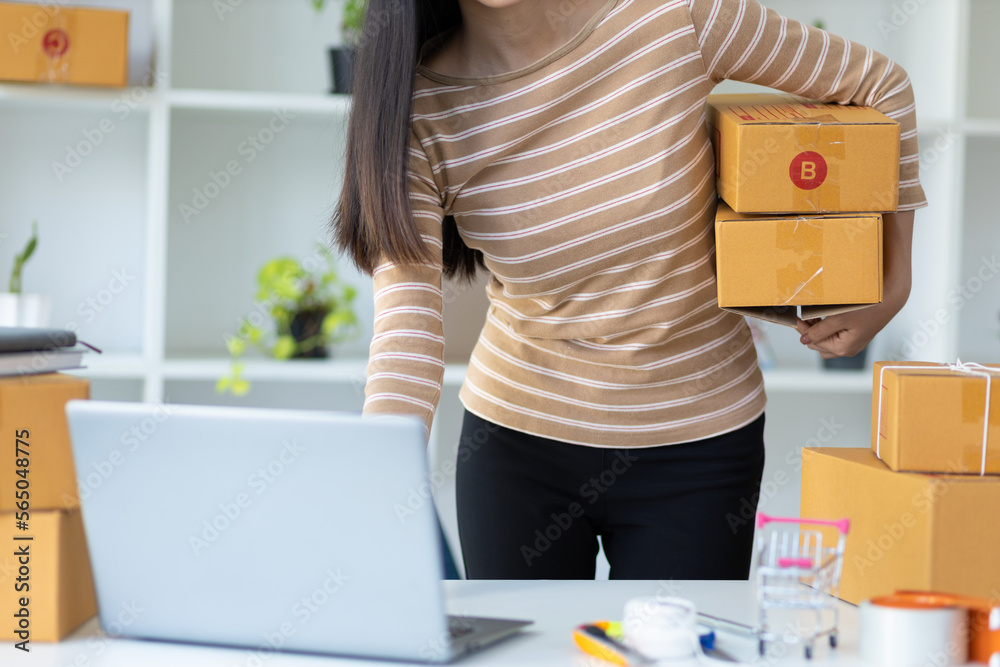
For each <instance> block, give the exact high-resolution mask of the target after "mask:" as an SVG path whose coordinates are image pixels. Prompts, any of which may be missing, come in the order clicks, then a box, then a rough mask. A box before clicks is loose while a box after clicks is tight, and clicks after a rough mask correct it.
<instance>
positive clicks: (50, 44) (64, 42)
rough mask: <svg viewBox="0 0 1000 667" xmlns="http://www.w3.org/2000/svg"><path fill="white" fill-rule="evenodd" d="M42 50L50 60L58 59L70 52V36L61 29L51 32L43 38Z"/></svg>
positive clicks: (54, 29)
mask: <svg viewBox="0 0 1000 667" xmlns="http://www.w3.org/2000/svg"><path fill="white" fill-rule="evenodd" d="M42 50H43V51H45V55H47V56H48V57H49V58H58V57H59V56H61V55H63V54H64V53H66V52H67V51H68V50H69V35H67V34H66V31H65V30H60V29H59V28H53V29H52V30H49V31H48V32H47V33H45V36H44V37H42Z"/></svg>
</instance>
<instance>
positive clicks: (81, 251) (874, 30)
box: [0, 0, 1000, 543]
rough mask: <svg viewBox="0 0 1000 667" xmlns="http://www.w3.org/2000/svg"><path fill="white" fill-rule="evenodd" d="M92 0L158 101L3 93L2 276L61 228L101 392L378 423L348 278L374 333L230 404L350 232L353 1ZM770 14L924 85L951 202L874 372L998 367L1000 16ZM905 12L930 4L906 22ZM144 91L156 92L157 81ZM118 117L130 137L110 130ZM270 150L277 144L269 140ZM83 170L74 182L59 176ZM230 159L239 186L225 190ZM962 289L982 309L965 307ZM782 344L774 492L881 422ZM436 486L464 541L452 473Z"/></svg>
mask: <svg viewBox="0 0 1000 667" xmlns="http://www.w3.org/2000/svg"><path fill="white" fill-rule="evenodd" d="M71 4H73V3H71ZM80 4H84V3H80ZM85 4H89V5H95V4H98V5H117V6H127V7H128V8H130V9H131V10H132V12H133V21H132V31H133V34H132V42H133V63H132V67H131V69H130V71H131V72H132V81H133V84H135V85H133V86H132V87H130V88H127V89H124V90H86V89H78V88H68V87H57V86H34V85H12V84H0V127H2V128H3V129H2V130H0V136H2V144H0V146H2V152H0V182H2V183H4V194H5V196H4V197H2V198H0V220H3V227H2V228H0V232H2V233H3V234H4V235H3V236H0V275H5V274H6V273H7V272H8V271H9V268H10V261H11V256H12V255H13V252H14V249H16V248H19V247H20V246H21V245H22V244H23V242H24V240H25V239H26V237H27V235H28V233H29V230H30V223H31V220H32V219H38V220H39V223H40V235H41V239H40V246H39V251H38V254H37V256H36V257H35V258H34V259H33V260H32V261H31V263H30V264H29V266H28V267H27V269H26V272H25V285H26V288H27V289H29V290H32V291H41V292H47V293H49V294H52V295H53V296H54V298H55V304H54V317H53V325H54V326H71V327H73V328H78V329H79V333H80V335H81V337H82V338H83V339H84V340H88V341H89V342H93V343H94V344H96V345H98V346H101V347H104V348H105V349H106V353H105V354H104V355H102V356H100V357H97V356H96V355H92V356H91V357H90V359H89V362H90V363H91V367H90V368H89V369H88V370H86V371H84V374H85V375H87V376H89V377H91V378H93V381H94V382H93V395H94V396H95V397H98V398H117V399H129V400H145V401H171V402H182V403H199V402H201V403H220V404H234V403H235V404H245V405H276V406H288V407H291V406H299V407H306V408H316V409H337V410H360V408H361V404H362V401H363V386H364V366H365V357H366V355H367V348H368V337H369V336H370V331H371V321H372V306H371V287H370V282H369V280H368V279H367V278H365V277H363V276H360V275H358V274H357V273H356V272H355V271H354V270H353V269H352V268H351V267H349V266H347V264H346V263H345V264H344V265H343V267H342V274H343V275H344V276H345V277H346V278H347V279H348V280H350V281H352V282H353V283H354V284H355V285H356V286H357V287H358V289H359V296H358V300H357V303H358V311H359V316H360V319H361V321H362V323H363V327H364V330H365V331H364V334H363V335H362V336H361V337H360V338H359V339H358V340H356V341H354V342H352V343H350V344H346V345H344V346H343V347H341V348H338V350H337V351H336V353H335V354H336V357H335V358H334V359H333V360H330V361H325V362H291V363H278V362H274V361H269V360H266V359H251V360H250V361H249V363H248V365H247V369H246V375H247V377H248V378H250V379H251V380H252V381H253V384H254V389H253V390H252V391H251V393H250V394H249V395H248V396H247V397H245V398H244V399H233V398H232V397H226V396H219V395H217V394H215V393H214V389H213V387H214V383H215V380H216V378H218V377H219V376H220V375H221V374H223V373H224V372H225V370H226V367H227V364H228V360H227V358H226V356H225V348H224V344H223V340H224V335H225V334H226V333H227V332H231V331H232V330H233V329H234V328H235V326H236V323H237V321H238V320H239V318H241V317H243V316H246V315H248V314H250V313H251V312H253V309H254V303H253V300H252V295H253V285H254V275H255V271H256V269H257V267H258V266H260V264H262V263H263V262H264V261H266V260H267V259H269V258H270V257H273V256H274V255H276V254H279V253H291V254H295V255H298V256H305V255H308V254H309V253H310V252H312V248H313V244H314V243H315V242H317V241H319V242H322V241H325V240H326V239H327V238H328V237H327V231H326V224H327V221H328V219H329V216H330V214H331V212H332V210H333V206H334V203H335V201H336V198H337V195H338V192H339V185H340V173H341V163H342V155H343V147H344V144H343V141H344V130H345V121H346V118H347V113H348V110H349V98H346V97H340V96H332V95H329V94H327V93H326V90H327V89H328V87H329V84H328V78H329V75H328V70H327V68H328V64H327V54H326V49H327V47H328V46H329V45H330V44H334V43H337V42H338V41H339V36H338V12H339V9H338V6H337V5H334V6H331V7H329V8H327V9H326V10H324V12H322V13H319V14H316V13H315V12H314V11H313V10H312V9H311V6H310V3H309V2H307V1H306V0H245V1H244V2H241V3H228V4H229V5H230V6H232V11H220V10H219V9H218V5H219V4H220V3H209V2H204V1H203V0H117V1H115V0H98V1H96V2H95V1H94V0H88V2H86V3H85ZM222 4H226V3H222ZM766 4H769V5H770V6H773V7H774V8H775V9H777V10H778V11H780V12H782V13H784V14H785V15H787V16H790V17H792V18H798V19H801V20H804V21H808V22H812V21H814V20H815V19H817V18H822V19H823V20H824V21H825V23H826V27H827V29H828V30H830V31H832V32H834V33H838V34H843V35H846V36H848V37H850V38H852V39H855V40H856V41H859V42H862V43H864V44H867V45H869V46H871V47H872V48H875V49H877V50H880V51H883V52H885V53H888V54H889V55H890V56H891V57H893V58H894V59H895V60H896V61H897V62H899V63H901V64H902V65H903V66H904V67H906V68H907V70H908V71H909V72H910V74H911V78H912V80H913V82H914V86H915V90H916V95H917V103H918V113H919V115H920V123H919V126H920V137H921V163H922V179H923V183H924V186H925V189H926V191H927V195H928V198H929V200H930V202H931V205H930V207H929V208H927V209H924V210H922V211H920V212H919V213H918V214H917V223H916V224H917V229H916V241H915V249H914V251H915V259H914V286H913V292H912V296H911V299H910V302H909V304H908V305H907V307H906V308H905V309H904V311H903V312H902V313H901V314H900V315H899V316H898V317H897V318H896V320H894V321H893V322H892V323H891V324H890V325H889V327H887V328H886V330H885V331H884V332H883V333H882V334H880V336H879V337H878V338H877V339H876V341H875V343H874V347H873V351H872V356H874V357H876V358H908V359H927V360H937V361H944V360H953V359H955V358H956V357H962V358H963V359H965V360H976V361H981V362H990V361H998V358H997V357H998V356H1000V355H998V351H1000V320H998V313H997V310H998V307H1000V279H996V280H994V278H995V277H996V274H997V273H998V272H1000V267H994V266H993V264H992V262H993V256H994V254H997V255H1000V247H998V246H1000V234H998V233H997V232H996V225H995V224H994V220H995V218H996V208H995V205H994V204H993V201H992V195H993V193H994V191H995V189H996V186H995V184H994V182H993V181H994V180H995V175H996V174H997V173H998V170H997V167H996V165H997V163H998V162H1000V74H998V71H997V68H996V64H997V63H1000V42H998V41H997V40H996V39H995V37H994V34H993V33H994V32H995V28H996V27H997V26H1000V3H996V2H994V1H993V0H954V1H948V2H933V3H932V2H926V3H925V2H920V3H917V2H912V3H899V2H898V1H896V2H894V1H893V0H878V1H874V2H873V1H872V0H808V1H805V0H766ZM904 5H905V7H906V8H909V9H910V10H912V9H913V7H916V9H915V11H911V13H906V9H905V8H902V6H904ZM911 5H912V7H911ZM901 8H902V9H901ZM899 11H903V14H899V13H898V12H899ZM143 49H145V55H144V51H143ZM144 59H145V60H144ZM144 80H145V81H147V82H149V83H152V84H153V85H152V87H150V88H147V87H142V86H140V85H137V84H139V83H141V82H142V81H144ZM723 88H724V89H726V90H729V91H737V90H744V89H747V88H752V87H748V86H746V85H742V84H734V83H732V82H726V83H725V84H723ZM108 120H109V121H110V122H111V123H112V124H113V127H114V130H113V132H110V133H101V134H100V136H98V135H97V134H95V129H96V128H100V127H101V123H102V121H108ZM251 137H257V138H258V143H259V144H260V146H261V147H258V148H253V144H252V143H251V142H250V141H249V140H250V138H251ZM98 138H99V139H100V140H99V141H97V139H98ZM88 142H89V143H90V144H93V145H90V146H89V147H88V146H87V143H88ZM84 151H86V153H87V154H86V155H79V159H78V160H77V159H74V158H73V157H72V155H73V153H74V152H75V153H77V154H80V153H83V152H84ZM71 162H72V166H70V168H69V171H68V172H66V171H65V170H62V172H61V173H60V170H59V169H57V167H56V166H55V165H56V163H63V164H64V165H71ZM231 162H235V163H236V164H237V166H238V167H239V174H238V175H236V176H231V177H230V178H229V179H228V181H226V179H224V178H222V177H218V179H217V180H216V179H213V174H215V175H216V176H218V174H220V173H221V172H223V171H225V170H226V166H227V164H228V163H231ZM220 181H226V182H225V183H224V184H223V183H221V182H220ZM213 183H214V184H215V187H213ZM199 193H200V196H201V197H203V199H201V200H198V197H199ZM198 204H205V205H204V206H199V205H198ZM184 205H188V206H191V207H192V208H193V209H194V210H197V211H198V212H197V215H192V214H191V213H190V210H189V209H186V208H184ZM116 281H117V282H116ZM959 288H962V289H965V291H966V296H968V298H965V297H962V298H961V299H959V298H957V297H956V296H955V295H956V294H961V292H959V291H956V290H959ZM447 289H448V291H447V295H448V298H447V299H446V302H447V303H446V321H447V323H446V332H447V334H446V338H447V340H448V348H447V357H448V360H449V362H450V363H449V365H448V366H447V370H446V374H445V390H444V395H443V396H442V399H441V405H440V409H439V413H438V418H437V420H436V423H435V428H434V431H433V434H432V436H433V437H432V440H433V442H432V450H431V451H432V457H433V460H432V467H438V468H440V466H441V465H442V464H443V462H444V461H446V460H448V459H449V458H451V457H453V456H454V455H455V450H456V447H457V440H458V434H459V431H460V428H461V419H460V416H461V406H460V404H459V403H458V400H457V392H458V387H459V386H460V384H461V381H462V378H463V376H464V366H463V361H464V359H467V356H468V353H469V351H470V350H471V348H472V345H473V343H474V341H475V336H476V334H477V333H478V330H479V328H480V326H481V324H482V316H483V313H484V312H485V298H484V296H483V293H482V282H480V283H479V284H478V285H475V286H473V287H472V288H469V289H464V288H459V287H457V286H449V287H448V288H447ZM770 335H771V338H772V341H773V345H774V347H775V350H776V356H777V362H778V363H777V367H776V369H775V370H771V371H768V372H767V373H766V374H765V377H766V382H767V389H768V392H769V396H770V403H769V408H768V428H767V438H768V443H769V445H768V446H769V458H768V469H767V470H766V471H765V485H767V483H768V482H769V481H773V480H774V479H776V478H777V476H778V474H779V473H785V474H789V473H793V472H797V470H795V465H796V463H795V454H796V452H797V450H798V448H799V447H801V446H803V445H806V444H810V445H811V444H826V445H839V446H865V445H866V444H867V442H868V433H869V428H870V417H869V414H870V404H869V401H870V389H871V381H870V376H869V374H868V373H867V372H860V373H834V372H824V371H822V370H821V369H820V363H819V359H818V358H817V356H816V355H815V354H814V353H812V352H811V351H809V350H806V349H804V348H802V347H801V346H800V345H799V344H798V342H797V335H796V334H794V332H792V331H790V330H779V329H777V328H771V329H770ZM831 424H832V425H833V426H831ZM792 477H793V478H795V479H796V480H797V475H796V474H792ZM782 478H783V477H782ZM436 492H437V495H438V501H439V506H440V508H441V512H442V516H443V518H444V523H445V527H446V531H447V532H448V533H450V534H451V537H452V539H453V541H454V542H455V543H457V538H456V535H455V527H454V518H453V512H454V498H453V494H452V485H451V481H450V480H449V481H448V482H447V483H446V484H445V485H443V486H441V487H440V488H438V489H436ZM762 497H766V498H767V499H768V503H770V505H769V509H770V510H771V511H774V512H779V513H780V512H789V513H794V512H797V509H798V489H797V481H794V482H793V483H791V484H789V485H786V486H783V487H782V488H781V489H779V490H778V492H777V494H776V495H775V496H774V497H771V496H767V495H765V494H764V492H762Z"/></svg>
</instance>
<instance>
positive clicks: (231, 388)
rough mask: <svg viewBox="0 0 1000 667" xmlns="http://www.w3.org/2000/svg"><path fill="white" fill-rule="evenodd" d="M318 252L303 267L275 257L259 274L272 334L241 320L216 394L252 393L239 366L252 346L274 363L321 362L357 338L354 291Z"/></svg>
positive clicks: (229, 339)
mask: <svg viewBox="0 0 1000 667" xmlns="http://www.w3.org/2000/svg"><path fill="white" fill-rule="evenodd" d="M317 248H318V249H317V253H316V254H315V255H314V256H312V257H309V258H308V259H306V260H305V261H303V262H299V261H298V260H297V259H295V258H293V257H288V256H281V257H275V258H274V259H271V260H270V261H268V262H267V263H265V264H264V265H263V266H262V267H261V268H260V270H259V271H258V272H257V302H258V304H259V305H260V306H261V309H262V310H263V311H264V312H266V313H267V314H268V315H269V316H270V318H271V320H272V321H273V323H274V327H273V331H265V329H264V326H263V325H262V324H258V323H256V322H255V319H254V318H253V317H252V316H251V317H246V318H243V320H241V322H240V328H239V331H238V332H237V334H236V335H235V336H229V337H227V340H226V347H227V348H228V349H229V354H230V357H231V358H232V368H231V369H230V372H229V374H227V375H225V376H223V377H222V378H220V379H219V381H218V382H217V383H216V387H215V388H216V391H218V392H219V393H225V392H227V391H228V392H232V393H233V394H234V395H236V396H242V395H244V394H246V393H247V392H248V391H249V390H250V383H249V382H248V381H247V380H246V379H245V378H244V377H243V363H242V362H241V358H242V356H243V354H244V352H246V349H247V347H248V346H251V345H252V346H254V347H257V348H258V349H260V350H262V351H264V352H265V353H266V354H269V355H270V356H273V357H274V358H275V359H282V360H284V359H322V358H326V357H327V356H328V355H329V349H328V346H329V345H332V344H336V343H340V342H343V341H346V340H349V339H350V338H353V337H354V336H356V335H357V334H358V328H357V324H358V319H357V316H356V315H355V313H354V309H353V308H352V306H351V304H352V302H353V301H354V297H355V295H356V291H355V289H354V288H353V287H351V286H350V285H346V284H344V283H343V282H341V281H340V280H339V279H338V277H337V269H336V264H335V261H334V257H333V255H332V253H331V252H330V250H329V249H328V248H326V247H325V246H323V245H318V246H317ZM257 314H258V313H254V315H257Z"/></svg>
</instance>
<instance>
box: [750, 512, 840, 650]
mask: <svg viewBox="0 0 1000 667" xmlns="http://www.w3.org/2000/svg"><path fill="white" fill-rule="evenodd" d="M804 524H808V525H812V526H833V527H834V528H836V529H837V532H838V539H837V544H836V546H824V545H823V533H822V532H821V531H820V530H819V529H807V528H805V527H804ZM849 527H850V521H849V520H848V519H841V520H840V521H825V520H821V519H800V518H778V517H771V516H767V515H766V514H761V513H758V514H757V557H758V560H757V600H758V602H759V609H760V617H759V620H758V624H757V636H758V639H759V640H760V654H761V655H764V652H765V649H766V647H767V642H772V641H779V640H781V641H785V642H789V643H802V644H804V646H805V656H806V659H807V660H811V659H812V655H813V646H814V645H815V642H816V640H817V639H819V638H820V637H822V636H823V635H828V636H829V639H830V647H831V648H835V647H836V646H837V622H838V615H837V605H836V602H837V600H836V597H837V594H838V592H839V589H840V573H841V570H842V567H843V562H844V542H845V539H846V537H847V530H848V528H849ZM803 584H804V585H803ZM776 609H784V610H792V611H795V612H796V613H797V612H798V611H800V610H803V611H806V612H810V611H811V612H814V613H815V624H814V625H812V624H811V623H807V624H806V625H807V628H808V626H810V625H811V626H812V627H811V628H809V629H807V631H805V632H802V631H801V630H800V625H799V623H798V620H799V619H798V618H796V622H795V625H794V629H795V631H794V632H791V631H789V632H785V633H777V632H774V631H773V630H772V629H771V628H769V626H768V617H767V613H768V611H772V610H776ZM824 612H829V613H827V614H824ZM797 616H801V615H799V614H797ZM824 616H826V617H832V623H826V624H825V623H824ZM806 617H807V618H809V617H811V614H808V613H807V614H806Z"/></svg>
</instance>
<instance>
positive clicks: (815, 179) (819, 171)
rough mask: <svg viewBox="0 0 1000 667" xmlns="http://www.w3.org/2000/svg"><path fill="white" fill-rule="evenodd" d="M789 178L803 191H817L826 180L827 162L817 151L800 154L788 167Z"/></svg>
mask: <svg viewBox="0 0 1000 667" xmlns="http://www.w3.org/2000/svg"><path fill="white" fill-rule="evenodd" d="M788 177H789V178H791V179H792V183H794V184H795V187H797V188H799V189H801V190H815V189H816V188H818V187H819V186H821V185H823V181H825V180H826V160H824V159H823V156H822V155H820V154H819V153H816V152H815V151H805V152H802V153H799V154H798V155H796V156H795V157H794V158H792V162H791V164H790V165H788Z"/></svg>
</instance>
